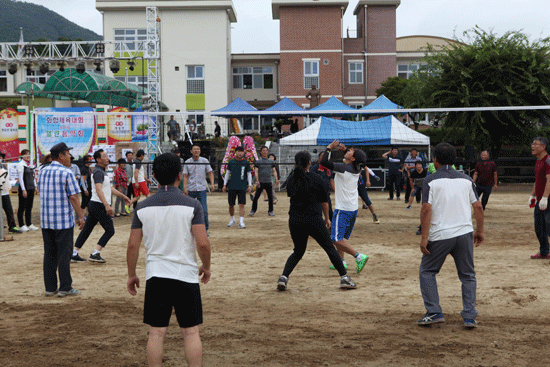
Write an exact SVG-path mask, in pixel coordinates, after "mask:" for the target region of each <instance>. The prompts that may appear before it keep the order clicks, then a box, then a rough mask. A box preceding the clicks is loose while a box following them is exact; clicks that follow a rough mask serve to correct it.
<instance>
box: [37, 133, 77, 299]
mask: <svg viewBox="0 0 550 367" xmlns="http://www.w3.org/2000/svg"><path fill="white" fill-rule="evenodd" d="M71 149H72V148H69V147H68V146H67V145H66V144H65V143H59V144H56V145H54V146H53V147H52V148H51V150H50V152H51V156H52V159H53V161H52V163H51V164H49V165H47V166H46V167H44V169H42V171H41V172H40V176H39V178H38V187H39V188H40V220H41V224H42V238H43V239H44V285H45V286H46V296H53V295H55V294H56V293H57V296H58V297H65V296H75V295H78V294H80V291H79V290H76V289H74V288H73V287H72V282H73V280H72V278H71V251H72V248H73V239H74V237H73V236H74V225H75V218H74V212H75V211H76V214H77V217H78V225H79V227H80V229H82V228H83V227H84V213H83V212H82V209H81V208H80V200H79V198H78V194H79V192H80V189H79V187H78V182H77V181H76V178H75V177H74V174H73V173H72V172H71V170H70V169H69V167H70V166H71V155H70V153H69V150H71ZM73 209H74V211H73ZM58 272H59V288H58V287H57V273H58Z"/></svg>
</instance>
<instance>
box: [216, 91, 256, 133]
mask: <svg viewBox="0 0 550 367" xmlns="http://www.w3.org/2000/svg"><path fill="white" fill-rule="evenodd" d="M253 111H258V109H257V108H256V107H254V106H252V105H251V104H250V103H248V102H246V101H243V100H242V99H240V98H239V97H237V98H235V100H234V101H233V102H231V103H230V104H228V105H227V106H225V107H222V108H220V109H218V110H214V111H212V116H220V117H227V118H228V119H230V122H231V126H232V127H233V131H234V132H235V133H237V134H240V133H242V132H243V128H242V125H241V123H240V122H239V121H238V120H237V118H238V117H241V118H242V117H243V116H250V114H246V115H239V114H238V112H253ZM231 119H232V120H231ZM258 121H260V117H259V116H258ZM229 130H231V129H229ZM229 130H228V131H229Z"/></svg>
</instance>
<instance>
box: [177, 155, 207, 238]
mask: <svg viewBox="0 0 550 367" xmlns="http://www.w3.org/2000/svg"><path fill="white" fill-rule="evenodd" d="M191 154H192V157H191V158H189V159H188V160H186V161H185V165H184V166H183V193H184V194H185V195H188V196H190V197H192V198H195V199H197V200H198V201H199V202H200V203H201V204H202V209H203V211H204V224H205V227H206V230H207V231H208V227H209V226H208V206H207V204H206V189H207V187H206V175H208V178H209V179H210V190H211V191H214V190H215V187H214V172H213V171H212V167H210V162H208V159H206V158H204V157H201V156H200V154H201V147H200V146H199V145H197V144H193V146H192V147H191Z"/></svg>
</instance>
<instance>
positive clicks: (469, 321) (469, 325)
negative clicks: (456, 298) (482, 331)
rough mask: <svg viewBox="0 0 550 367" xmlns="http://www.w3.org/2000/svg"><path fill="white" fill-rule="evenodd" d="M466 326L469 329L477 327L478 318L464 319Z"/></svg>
mask: <svg viewBox="0 0 550 367" xmlns="http://www.w3.org/2000/svg"><path fill="white" fill-rule="evenodd" d="M464 327H465V328H467V329H473V328H476V327H477V321H476V319H464Z"/></svg>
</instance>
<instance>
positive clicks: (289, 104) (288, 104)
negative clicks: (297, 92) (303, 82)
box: [264, 97, 305, 114]
mask: <svg viewBox="0 0 550 367" xmlns="http://www.w3.org/2000/svg"><path fill="white" fill-rule="evenodd" d="M264 111H273V112H281V114H283V112H286V113H288V112H294V113H299V114H302V113H303V112H304V111H305V110H304V109H303V108H302V107H300V106H298V105H297V104H296V103H294V101H292V100H291V99H289V98H287V97H285V98H283V99H281V100H280V101H279V102H277V103H276V104H275V105H273V106H271V107H269V108H266V109H265V110H264Z"/></svg>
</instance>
